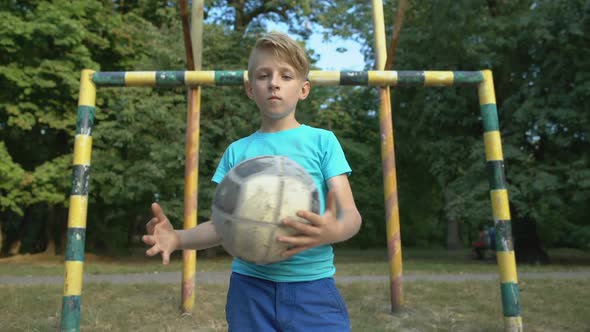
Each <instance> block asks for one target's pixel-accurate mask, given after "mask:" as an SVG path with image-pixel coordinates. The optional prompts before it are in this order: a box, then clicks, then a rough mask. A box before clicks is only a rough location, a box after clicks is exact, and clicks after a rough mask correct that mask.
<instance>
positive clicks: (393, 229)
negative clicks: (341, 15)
mask: <svg viewBox="0 0 590 332" xmlns="http://www.w3.org/2000/svg"><path fill="white" fill-rule="evenodd" d="M373 25H374V31H375V62H376V63H375V67H376V68H375V69H376V70H384V69H385V62H386V60H387V47H386V41H385V23H384V18H383V1H381V0H373ZM379 99H380V107H379V125H380V130H381V160H382V165H383V166H382V167H383V185H384V195H385V220H386V223H387V248H388V251H389V280H390V293H391V311H392V312H397V311H399V310H400V309H401V306H402V305H403V289H402V247H401V233H400V226H399V207H398V199H397V175H396V169H395V148H394V137H393V120H392V117H391V98H390V88H389V86H387V87H380V88H379Z"/></svg>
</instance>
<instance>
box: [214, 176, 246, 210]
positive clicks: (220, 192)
mask: <svg viewBox="0 0 590 332" xmlns="http://www.w3.org/2000/svg"><path fill="white" fill-rule="evenodd" d="M228 175H229V174H228ZM239 195H240V184H239V183H237V182H235V181H234V179H233V178H232V176H226V177H224V178H223V180H222V181H221V183H220V184H219V185H218V186H217V189H216V190H215V197H214V199H213V204H214V205H215V206H216V207H217V208H219V209H221V210H222V211H223V212H225V213H228V214H232V213H234V211H235V209H236V205H237V203H238V200H239Z"/></svg>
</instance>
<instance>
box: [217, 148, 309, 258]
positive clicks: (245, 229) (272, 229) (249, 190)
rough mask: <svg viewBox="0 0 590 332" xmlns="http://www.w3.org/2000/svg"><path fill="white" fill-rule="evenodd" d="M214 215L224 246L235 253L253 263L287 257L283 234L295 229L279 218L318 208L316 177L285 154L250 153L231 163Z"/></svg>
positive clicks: (289, 233)
mask: <svg viewBox="0 0 590 332" xmlns="http://www.w3.org/2000/svg"><path fill="white" fill-rule="evenodd" d="M211 210H212V217H211V219H212V220H213V225H214V226H215V230H216V232H217V234H219V235H220V236H221V239H222V241H221V242H222V245H223V248H224V249H225V250H226V251H227V252H228V253H229V254H231V255H232V256H234V257H238V258H240V259H242V260H244V261H247V262H250V263H255V264H269V263H275V262H279V261H281V260H284V259H285V258H284V257H281V253H283V252H284V251H286V250H288V249H289V246H288V245H287V244H284V243H280V242H278V241H277V236H280V235H295V234H296V231H295V230H294V229H293V228H291V227H286V226H283V225H282V224H281V220H283V219H284V218H285V217H289V218H292V219H293V220H297V221H300V222H305V223H307V222H308V221H307V220H305V219H303V218H299V217H297V216H296V214H295V213H296V212H297V211H299V210H306V211H311V212H314V213H319V197H318V190H317V187H316V185H315V183H314V181H313V178H312V177H311V175H309V173H307V171H306V170H305V169H304V168H303V167H301V166H300V165H299V164H297V163H296V162H294V161H292V160H291V159H289V158H287V157H282V156H261V157H255V158H251V159H247V160H244V161H242V162H241V163H239V164H238V165H236V166H235V167H233V168H232V169H231V170H230V171H229V172H228V173H227V174H226V175H225V177H224V178H223V180H222V181H221V183H220V184H219V185H218V186H217V189H216V191H215V197H214V199H213V206H212V208H211Z"/></svg>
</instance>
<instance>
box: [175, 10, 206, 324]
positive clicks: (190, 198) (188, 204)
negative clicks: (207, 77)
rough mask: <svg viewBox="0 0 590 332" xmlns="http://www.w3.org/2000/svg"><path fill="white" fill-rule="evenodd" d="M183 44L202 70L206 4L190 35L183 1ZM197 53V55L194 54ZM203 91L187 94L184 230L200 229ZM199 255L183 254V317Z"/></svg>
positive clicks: (195, 13)
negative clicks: (200, 155) (198, 222)
mask: <svg viewBox="0 0 590 332" xmlns="http://www.w3.org/2000/svg"><path fill="white" fill-rule="evenodd" d="M180 4H181V6H180V7H181V15H182V19H183V32H184V42H185V49H186V54H187V67H188V69H189V70H200V69H201V59H202V55H201V52H202V36H203V1H193V7H192V15H191V16H192V25H191V31H190V32H189V31H188V27H189V22H188V11H187V2H186V0H184V1H181V2H180ZM195 53H196V54H195ZM200 109H201V87H200V86H197V87H193V88H189V90H188V109H187V117H186V124H187V126H186V152H185V155H186V161H185V176H184V223H183V229H190V228H193V227H195V226H196V225H197V207H198V184H199V134H200ZM196 269H197V252H196V251H195V250H183V252H182V304H181V310H182V312H183V313H188V312H190V311H191V310H192V309H193V307H194V304H195V273H196Z"/></svg>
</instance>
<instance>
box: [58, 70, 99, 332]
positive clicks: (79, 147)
mask: <svg viewBox="0 0 590 332" xmlns="http://www.w3.org/2000/svg"><path fill="white" fill-rule="evenodd" d="M93 73H94V72H93V71H92V70H83V71H82V76H81V78H80V97H79V100H78V118H77V122H76V137H75V141H74V142H75V143H74V162H73V164H74V167H73V168H74V169H73V174H72V188H71V193H70V208H69V213H68V237H67V247H66V255H65V269H66V271H65V278H64V293H63V303H62V312H61V330H62V331H79V329H80V299H81V296H82V272H83V268H84V242H85V239H86V214H87V211H88V182H89V179H90V156H91V152H92V126H93V124H94V106H95V100H96V87H95V86H94V83H93V82H92V75H93Z"/></svg>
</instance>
